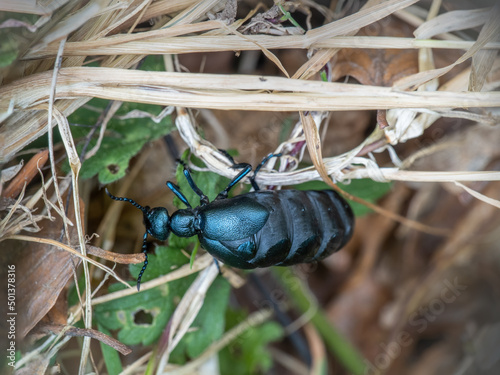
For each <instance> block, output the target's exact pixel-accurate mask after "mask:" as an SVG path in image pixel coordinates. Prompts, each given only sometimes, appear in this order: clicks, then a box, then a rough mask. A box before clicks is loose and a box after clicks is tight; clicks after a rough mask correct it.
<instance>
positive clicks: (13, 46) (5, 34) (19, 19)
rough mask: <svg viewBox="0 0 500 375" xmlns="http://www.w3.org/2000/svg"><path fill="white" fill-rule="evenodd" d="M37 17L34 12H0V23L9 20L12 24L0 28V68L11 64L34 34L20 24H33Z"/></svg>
mask: <svg viewBox="0 0 500 375" xmlns="http://www.w3.org/2000/svg"><path fill="white" fill-rule="evenodd" d="M13 3H14V2H13ZM38 18H39V16H37V15H34V14H25V13H13V12H0V24H3V23H4V22H10V23H11V25H12V26H10V27H9V26H7V25H4V27H2V28H0V41H1V42H0V68H5V67H7V66H9V65H12V63H14V62H15V61H16V60H17V58H18V55H19V51H20V50H21V49H22V48H23V45H25V44H26V43H27V41H28V40H29V39H32V38H33V35H34V34H33V33H32V32H30V31H29V30H27V29H26V27H24V26H21V25H22V23H25V24H27V25H33V24H34V23H35V22H36V20H37V19H38ZM16 23H17V25H16Z"/></svg>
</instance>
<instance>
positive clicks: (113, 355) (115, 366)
mask: <svg viewBox="0 0 500 375" xmlns="http://www.w3.org/2000/svg"><path fill="white" fill-rule="evenodd" d="M97 328H98V329H99V332H102V333H104V334H106V335H108V336H109V335H110V334H111V332H109V331H108V330H107V329H106V328H104V327H103V326H102V324H97ZM99 345H100V346H101V352H102V356H103V358H104V363H105V364H106V370H108V371H107V372H108V374H109V375H118V374H119V373H121V372H122V371H123V367H122V363H121V360H120V355H119V354H118V352H117V351H116V350H115V349H113V348H112V347H110V346H108V345H106V344H104V343H102V342H99Z"/></svg>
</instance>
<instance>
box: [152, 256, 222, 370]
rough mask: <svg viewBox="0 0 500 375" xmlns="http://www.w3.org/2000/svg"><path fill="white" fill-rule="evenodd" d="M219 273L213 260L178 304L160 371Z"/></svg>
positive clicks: (170, 323)
mask: <svg viewBox="0 0 500 375" xmlns="http://www.w3.org/2000/svg"><path fill="white" fill-rule="evenodd" d="M218 274H219V270H218V267H217V265H216V264H215V262H213V263H212V264H211V265H210V266H209V267H208V268H205V270H204V271H203V272H201V273H200V274H199V275H198V277H197V278H196V280H195V281H194V282H193V283H192V284H191V286H190V287H189V289H188V290H187V291H186V293H185V294H184V296H183V297H182V300H181V302H180V303H179V305H177V308H176V309H175V311H174V314H173V315H172V317H171V318H170V322H169V326H170V329H169V332H168V333H169V335H168V341H167V343H166V348H165V349H166V350H165V352H164V353H162V357H161V359H160V361H159V362H158V371H157V372H158V373H163V369H164V368H165V366H166V364H167V363H168V359H169V357H170V353H172V351H173V350H174V349H175V347H176V346H177V344H178V343H179V341H180V340H181V339H182V338H183V337H184V335H185V334H186V332H187V330H188V329H189V327H191V324H192V323H193V321H194V319H195V318H196V316H197V315H198V312H199V311H200V309H201V307H202V306H203V302H204V300H205V296H206V293H207V291H208V288H209V287H210V285H212V283H213V281H214V280H215V278H216V277H217V275H218Z"/></svg>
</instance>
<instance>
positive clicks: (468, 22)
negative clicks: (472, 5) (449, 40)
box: [413, 8, 491, 39]
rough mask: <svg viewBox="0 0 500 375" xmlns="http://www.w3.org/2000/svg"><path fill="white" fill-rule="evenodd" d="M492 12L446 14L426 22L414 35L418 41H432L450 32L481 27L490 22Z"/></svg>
mask: <svg viewBox="0 0 500 375" xmlns="http://www.w3.org/2000/svg"><path fill="white" fill-rule="evenodd" d="M490 12H491V8H482V9H472V10H455V11H451V12H446V13H443V14H440V15H439V16H437V17H435V18H433V19H431V20H428V21H426V22H424V23H423V24H422V25H420V26H419V27H418V28H417V29H416V30H415V31H414V32H413V35H415V37H416V38H418V39H430V38H432V37H434V36H436V35H439V34H444V33H448V32H450V31H456V30H464V29H469V28H472V27H477V26H481V25H483V24H484V23H486V21H487V20H488V16H489V14H490ZM457 20H460V22H457Z"/></svg>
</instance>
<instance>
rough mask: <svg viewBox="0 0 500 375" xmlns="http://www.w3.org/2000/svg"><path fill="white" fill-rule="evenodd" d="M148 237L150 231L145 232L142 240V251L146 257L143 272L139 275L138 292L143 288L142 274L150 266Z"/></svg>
mask: <svg viewBox="0 0 500 375" xmlns="http://www.w3.org/2000/svg"><path fill="white" fill-rule="evenodd" d="M147 238H148V232H146V233H144V240H143V241H142V252H143V253H144V257H145V258H146V259H145V260H144V264H143V266H142V269H141V272H139V276H137V291H138V292H139V291H140V290H141V279H142V275H143V274H144V271H146V268H147V267H148V252H147V242H146V239H147Z"/></svg>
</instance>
